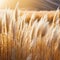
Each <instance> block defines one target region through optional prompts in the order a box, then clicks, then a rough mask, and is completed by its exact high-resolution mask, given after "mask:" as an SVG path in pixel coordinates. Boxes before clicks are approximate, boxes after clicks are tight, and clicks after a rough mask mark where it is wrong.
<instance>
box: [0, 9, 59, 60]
mask: <svg viewBox="0 0 60 60" xmlns="http://www.w3.org/2000/svg"><path fill="white" fill-rule="evenodd" d="M19 14H21V11H20V12H19V11H18V10H17V9H15V10H14V11H11V10H10V9H6V10H4V11H3V12H2V13H1V12H0V60H60V18H59V9H58V10H57V11H56V13H55V15H54V17H53V19H52V22H51V23H50V22H49V20H48V15H47V14H45V15H44V16H42V17H41V19H39V20H38V18H37V19H36V13H35V12H33V13H32V15H31V18H30V19H29V22H27V21H26V17H27V16H28V13H26V12H24V13H23V14H21V15H19Z"/></svg>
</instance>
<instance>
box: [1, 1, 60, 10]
mask: <svg viewBox="0 0 60 60" xmlns="http://www.w3.org/2000/svg"><path fill="white" fill-rule="evenodd" d="M17 2H19V8H20V9H29V10H55V9H57V8H58V7H60V0H0V8H6V7H7V8H11V9H13V8H15V6H16V3H17Z"/></svg>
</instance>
